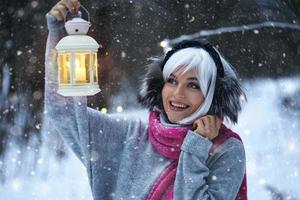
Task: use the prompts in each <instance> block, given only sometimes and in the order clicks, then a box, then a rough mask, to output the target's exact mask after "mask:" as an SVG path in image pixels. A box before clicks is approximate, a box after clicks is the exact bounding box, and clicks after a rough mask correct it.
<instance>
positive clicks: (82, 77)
mask: <svg viewBox="0 0 300 200" xmlns="http://www.w3.org/2000/svg"><path fill="white" fill-rule="evenodd" d="M75 77H76V81H78V82H86V71H85V67H84V65H81V63H80V60H79V59H76V60H75Z"/></svg>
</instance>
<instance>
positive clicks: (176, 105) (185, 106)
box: [171, 102, 188, 108]
mask: <svg viewBox="0 0 300 200" xmlns="http://www.w3.org/2000/svg"><path fill="white" fill-rule="evenodd" d="M171 105H172V106H174V107H178V108H187V107H188V106H187V105H184V104H179V103H174V102H171Z"/></svg>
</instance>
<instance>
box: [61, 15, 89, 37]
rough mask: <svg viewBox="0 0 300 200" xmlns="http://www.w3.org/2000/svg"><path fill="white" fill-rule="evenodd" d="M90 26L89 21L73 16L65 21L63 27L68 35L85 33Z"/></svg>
mask: <svg viewBox="0 0 300 200" xmlns="http://www.w3.org/2000/svg"><path fill="white" fill-rule="evenodd" d="M90 26H91V23H90V22H88V21H86V20H84V19H82V18H80V17H75V18H73V19H71V20H69V21H67V22H66V23H65V28H66V31H67V33H68V34H69V35H86V34H87V32H88V31H89V28H90Z"/></svg>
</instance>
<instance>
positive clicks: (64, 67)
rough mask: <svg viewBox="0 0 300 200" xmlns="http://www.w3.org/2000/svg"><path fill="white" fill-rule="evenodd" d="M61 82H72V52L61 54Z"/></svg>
mask: <svg viewBox="0 0 300 200" xmlns="http://www.w3.org/2000/svg"><path fill="white" fill-rule="evenodd" d="M59 63H60V82H61V83H64V84H66V83H70V54H61V55H59Z"/></svg>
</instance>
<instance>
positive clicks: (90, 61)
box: [55, 5, 100, 96]
mask: <svg viewBox="0 0 300 200" xmlns="http://www.w3.org/2000/svg"><path fill="white" fill-rule="evenodd" d="M81 8H84V7H83V6H82V5H81ZM84 10H85V11H86V12H87V10H86V9H85V8H84ZM87 14H88V21H86V20H84V19H82V18H80V17H75V18H73V19H71V20H69V21H67V22H66V23H65V28H66V31H67V33H68V34H69V35H68V36H66V37H64V38H62V39H61V40H60V41H59V42H58V43H57V45H56V47H55V48H56V51H57V65H58V91H57V92H58V93H59V94H61V95H63V96H91V95H94V94H96V93H98V92H100V89H99V85H98V71H97V68H98V62H97V51H98V48H99V44H98V43H97V42H96V40H94V39H93V38H92V37H90V36H88V35H86V34H87V32H88V30H89V27H90V26H91V24H90V17H89V13H88V12H87Z"/></svg>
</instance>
